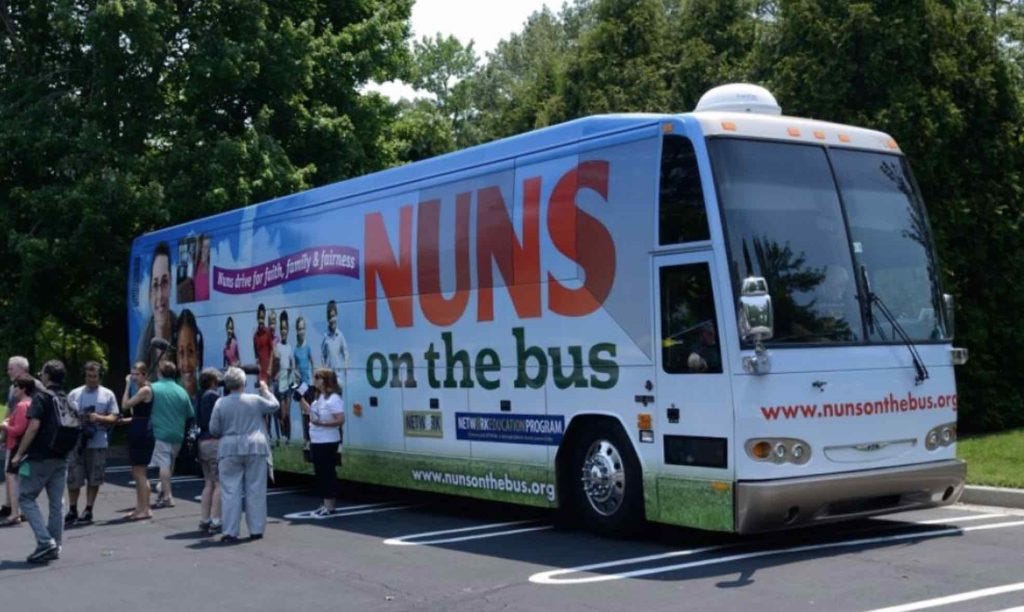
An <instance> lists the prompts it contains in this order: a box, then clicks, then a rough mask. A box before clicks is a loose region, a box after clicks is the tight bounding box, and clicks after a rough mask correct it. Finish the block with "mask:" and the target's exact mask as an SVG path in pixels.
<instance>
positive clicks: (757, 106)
mask: <svg viewBox="0 0 1024 612" xmlns="http://www.w3.org/2000/svg"><path fill="white" fill-rule="evenodd" d="M694 111H696V112H700V111H726V112H738V113H760V114H764V115H781V114H782V108H781V107H780V106H779V103H778V102H776V101H775V96H773V95H772V94H771V92H769V91H768V90H767V89H765V88H764V87H761V86H760V85H751V84H750V83H730V84H728V85H721V86H719V87H715V88H714V89H709V90H708V91H707V92H706V93H705V94H704V95H703V96H701V97H700V100H699V101H698V102H697V108H695V109H694Z"/></svg>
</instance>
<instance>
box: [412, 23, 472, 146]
mask: <svg viewBox="0 0 1024 612" xmlns="http://www.w3.org/2000/svg"><path fill="white" fill-rule="evenodd" d="M478 63H479V59H478V58H477V55H476V51H474V50H473V41H470V42H469V43H467V44H465V45H464V44H462V42H460V41H459V39H458V38H456V37H454V36H442V35H441V34H440V33H438V34H436V35H434V37H433V38H430V37H428V36H424V37H423V38H421V39H420V40H418V41H416V42H415V43H413V49H412V68H411V71H410V72H411V84H412V86H413V87H415V88H416V89H418V90H422V91H425V92H427V93H428V94H430V96H431V97H430V98H429V100H430V102H431V103H432V104H433V106H434V108H435V111H436V113H435V115H437V116H440V117H444V118H446V119H447V120H448V122H449V124H450V127H451V130H450V131H451V134H452V138H453V140H454V144H455V145H456V146H459V147H463V146H467V145H470V144H476V141H477V139H476V138H475V137H474V136H473V133H474V130H473V129H472V125H471V123H470V119H471V117H472V112H473V108H472V94H471V91H470V81H469V80H468V79H469V77H471V76H472V75H473V74H474V73H475V72H476V71H477V67H478V66H477V65H478ZM424 100H427V99H426V98H424V99H420V100H417V102H418V104H414V105H412V106H411V107H410V106H405V107H404V108H403V113H401V114H400V118H401V121H402V123H403V124H404V126H405V127H410V126H411V124H413V123H422V120H423V119H426V117H425V116H424V113H425V112H426V107H425V105H424V104H423V101H424ZM404 111H409V112H410V113H411V114H410V115H409V116H405V113H404ZM431 123H433V120H431V121H430V122H428V123H426V124H423V125H421V130H420V131H422V128H428V127H429V125H430V124H431ZM437 144H440V142H439V141H438V140H436V139H435V140H434V141H433V143H432V145H437ZM429 149H430V147H426V150H429ZM449 150H451V149H449ZM446 152H447V151H438V153H446ZM416 159H419V158H416Z"/></svg>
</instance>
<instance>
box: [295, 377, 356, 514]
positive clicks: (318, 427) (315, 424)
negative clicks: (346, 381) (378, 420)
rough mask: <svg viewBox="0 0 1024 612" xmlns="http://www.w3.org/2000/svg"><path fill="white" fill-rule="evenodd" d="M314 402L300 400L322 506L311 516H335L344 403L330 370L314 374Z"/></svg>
mask: <svg viewBox="0 0 1024 612" xmlns="http://www.w3.org/2000/svg"><path fill="white" fill-rule="evenodd" d="M313 386H314V387H315V388H316V392H317V393H316V399H315V400H313V404H312V405H310V404H309V403H308V402H307V401H306V398H302V399H301V400H300V402H301V404H300V406H301V407H302V413H303V414H305V415H308V416H309V454H310V458H311V459H312V460H313V472H314V474H316V485H317V489H318V490H319V491H320V495H321V496H322V497H323V500H324V504H323V505H322V506H320V508H319V509H317V510H316V511H315V512H314V513H313V515H314V516H327V515H329V514H331V513H333V512H334V506H335V503H336V500H335V498H336V494H337V473H336V472H335V468H336V467H337V465H338V446H339V445H340V444H341V430H340V427H341V424H342V423H344V422H345V402H343V401H342V399H341V387H340V386H338V376H337V375H336V374H335V373H334V370H331V369H329V368H318V369H317V370H316V371H315V372H313Z"/></svg>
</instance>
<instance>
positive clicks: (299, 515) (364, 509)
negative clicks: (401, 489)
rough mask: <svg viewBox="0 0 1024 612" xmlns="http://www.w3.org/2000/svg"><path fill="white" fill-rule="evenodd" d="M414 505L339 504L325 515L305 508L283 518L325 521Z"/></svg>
mask: <svg viewBox="0 0 1024 612" xmlns="http://www.w3.org/2000/svg"><path fill="white" fill-rule="evenodd" d="M415 507H416V505H400V506H395V505H393V504H392V503H391V502H388V503H381V504H363V505H360V506H341V507H339V508H335V511H334V513H333V514H328V515H327V516H313V513H314V512H316V510H306V511H304V512H292V513H291V514H286V515H284V518H286V519H288V520H293V521H294V520H300V521H326V520H329V519H334V518H341V517H345V516H356V515H359V514H373V513H376V512H391V511H393V510H405V509H408V508H415Z"/></svg>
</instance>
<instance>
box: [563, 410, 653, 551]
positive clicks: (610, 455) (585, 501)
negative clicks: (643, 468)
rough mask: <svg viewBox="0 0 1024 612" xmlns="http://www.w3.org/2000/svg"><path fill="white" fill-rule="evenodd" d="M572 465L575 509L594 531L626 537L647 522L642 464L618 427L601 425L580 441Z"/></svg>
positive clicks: (571, 488)
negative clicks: (644, 506) (644, 508)
mask: <svg viewBox="0 0 1024 612" xmlns="http://www.w3.org/2000/svg"><path fill="white" fill-rule="evenodd" d="M575 442H576V443H575V444H574V446H573V448H572V455H571V459H570V462H569V466H568V474H567V475H568V478H569V480H568V482H569V483H570V492H571V494H572V501H573V504H572V505H573V510H574V511H575V513H576V515H577V516H578V517H579V518H580V519H581V520H582V521H583V524H584V525H585V526H586V527H587V528H589V529H592V530H594V531H597V532H600V533H606V534H610V535H623V534H627V533H631V532H633V531H635V530H636V529H637V528H638V527H639V526H640V525H641V523H642V520H643V494H642V488H643V485H642V482H641V475H640V462H639V461H638V460H637V458H636V454H635V453H634V452H633V446H632V445H631V444H630V443H629V440H628V439H627V438H626V436H625V434H623V433H622V429H621V428H620V427H619V426H618V425H617V424H611V423H608V422H598V423H594V424H592V425H590V426H588V427H587V429H586V430H585V431H583V432H582V434H581V435H580V436H579V437H578V438H577V439H576V441H575Z"/></svg>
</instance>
